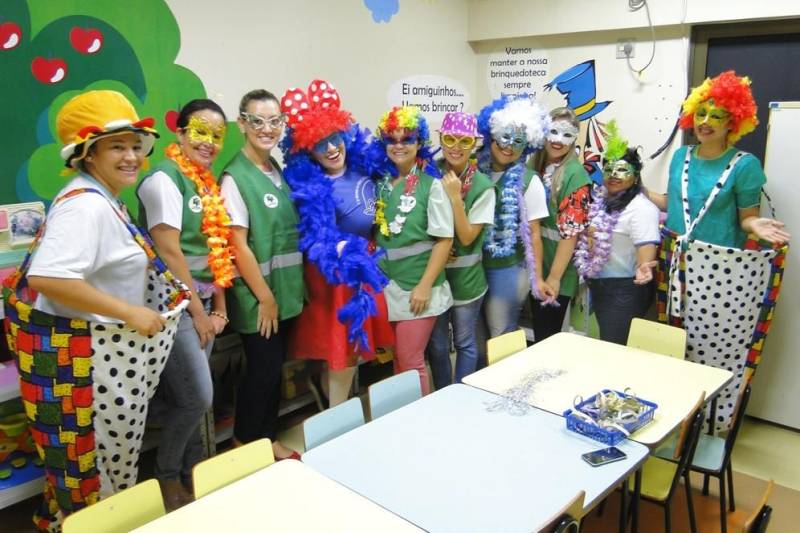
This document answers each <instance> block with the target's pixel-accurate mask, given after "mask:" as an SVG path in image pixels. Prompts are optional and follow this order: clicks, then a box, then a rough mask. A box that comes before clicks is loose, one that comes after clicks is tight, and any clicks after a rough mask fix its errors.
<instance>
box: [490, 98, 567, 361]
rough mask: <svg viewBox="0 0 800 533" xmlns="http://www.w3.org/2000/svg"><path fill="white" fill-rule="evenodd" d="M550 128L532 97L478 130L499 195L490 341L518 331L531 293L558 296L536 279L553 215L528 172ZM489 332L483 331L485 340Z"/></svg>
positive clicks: (508, 106)
mask: <svg viewBox="0 0 800 533" xmlns="http://www.w3.org/2000/svg"><path fill="white" fill-rule="evenodd" d="M548 125H549V119H548V117H547V112H546V111H545V109H544V108H543V107H542V106H541V105H540V104H538V103H537V102H535V101H534V100H532V99H530V98H529V97H528V96H527V95H520V96H517V97H516V98H515V97H509V96H503V97H501V98H498V99H497V100H495V101H493V102H492V103H491V104H489V105H487V106H486V107H484V108H483V109H482V110H481V112H480V114H479V115H478V131H479V132H480V133H481V135H483V138H484V139H488V140H489V142H485V143H484V145H483V148H481V150H480V152H479V153H478V167H479V168H480V169H481V171H482V172H484V173H486V174H487V175H489V177H490V178H491V180H492V183H493V185H494V189H495V195H496V202H495V213H494V224H493V225H492V226H489V228H488V229H487V232H486V239H485V241H484V244H483V267H484V269H485V271H486V280H487V282H488V285H489V289H488V291H487V293H486V298H485V301H484V315H485V318H486V326H487V327H488V336H489V337H496V336H498V335H502V334H503V333H508V332H510V331H514V330H515V329H517V328H518V327H519V326H518V323H519V314H520V311H521V310H522V305H523V303H524V302H525V298H526V297H527V295H528V294H529V293H533V294H534V296H535V297H536V298H538V299H543V300H545V301H550V300H552V299H553V298H554V297H555V294H554V293H553V291H552V289H550V287H548V286H547V285H546V284H545V283H544V281H543V278H542V277H541V276H539V275H537V273H541V272H542V257H543V255H542V238H541V233H540V226H539V221H540V220H541V219H543V218H545V217H547V214H548V212H547V202H546V199H545V194H544V187H543V186H542V182H541V180H540V179H539V177H538V176H537V175H536V174H535V173H534V172H533V171H532V170H529V169H527V168H526V167H525V160H526V159H527V156H528V154H530V153H531V152H533V151H534V150H537V149H538V148H541V146H542V143H543V142H544V137H545V131H546V129H547V127H548ZM485 329H486V328H482V327H481V328H480V329H479V333H480V334H481V336H483V337H485V336H486V334H487V332H486V331H485ZM479 341H481V342H479V344H478V347H479V350H480V352H481V356H479V358H478V360H479V363H478V364H479V365H480V364H481V361H485V359H486V357H485V352H486V342H483V339H480V338H479Z"/></svg>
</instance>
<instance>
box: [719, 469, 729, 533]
mask: <svg viewBox="0 0 800 533" xmlns="http://www.w3.org/2000/svg"><path fill="white" fill-rule="evenodd" d="M724 473H725V472H722V474H724ZM727 507H728V506H727V505H726V503H725V480H724V479H723V476H722V475H720V476H719V527H720V533H727V532H728V513H726V512H725V510H726V509H727Z"/></svg>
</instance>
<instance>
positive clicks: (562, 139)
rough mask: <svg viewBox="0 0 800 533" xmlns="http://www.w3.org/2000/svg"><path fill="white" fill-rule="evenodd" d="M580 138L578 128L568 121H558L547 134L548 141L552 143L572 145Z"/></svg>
mask: <svg viewBox="0 0 800 533" xmlns="http://www.w3.org/2000/svg"><path fill="white" fill-rule="evenodd" d="M577 137H578V128H576V127H575V126H573V125H572V124H571V123H570V122H569V121H567V120H556V121H555V122H553V125H552V126H551V127H550V131H548V132H547V140H548V141H550V142H551V143H558V144H565V145H568V144H572V143H574V142H575V139H576V138H577Z"/></svg>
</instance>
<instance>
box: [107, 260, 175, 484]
mask: <svg viewBox="0 0 800 533" xmlns="http://www.w3.org/2000/svg"><path fill="white" fill-rule="evenodd" d="M167 290H174V289H167V288H166V286H165V285H164V284H163V283H162V282H161V281H160V280H159V279H157V278H156V277H155V276H154V274H152V273H151V274H150V276H149V279H148V294H147V295H146V302H147V305H148V307H151V308H153V309H154V310H158V311H161V312H162V315H163V316H164V317H165V318H166V319H167V324H166V326H165V327H164V329H163V330H162V331H160V332H159V333H157V334H155V335H152V336H150V337H144V336H142V335H139V334H138V333H136V332H135V331H133V330H132V329H129V328H127V327H125V326H124V325H123V324H103V323H92V379H93V393H94V397H93V405H94V429H95V441H96V442H95V450H96V458H95V461H96V464H97V468H98V470H99V472H100V497H101V498H105V497H108V496H110V495H112V494H114V493H116V492H119V491H121V490H124V489H126V488H128V487H132V486H133V485H134V484H135V483H136V475H137V472H138V463H139V452H140V450H141V447H142V437H143V436H144V426H145V420H146V418H147V405H148V402H149V401H150V399H151V398H152V396H153V394H154V393H155V390H156V386H157V385H158V380H159V378H160V376H161V371H162V370H163V369H164V364H165V363H166V362H167V357H168V356H169V353H170V350H171V349H172V343H173V341H174V339H175V332H176V331H177V327H178V320H179V319H180V316H181V313H182V311H183V309H184V308H185V306H186V305H188V301H186V302H185V303H183V304H182V305H180V306H179V307H177V308H176V309H174V310H172V311H169V312H166V313H164V312H163V311H164V310H165V309H166V305H165V304H164V302H166V294H167V293H166V291H167Z"/></svg>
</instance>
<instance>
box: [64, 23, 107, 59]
mask: <svg viewBox="0 0 800 533" xmlns="http://www.w3.org/2000/svg"><path fill="white" fill-rule="evenodd" d="M69 42H70V43H72V47H73V48H74V49H75V50H77V51H78V52H80V53H81V54H89V55H91V54H96V53H97V52H99V51H100V49H101V48H102V47H103V34H102V33H100V30H98V29H96V28H86V29H83V28H77V27H76V28H72V30H71V31H70V32H69Z"/></svg>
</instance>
